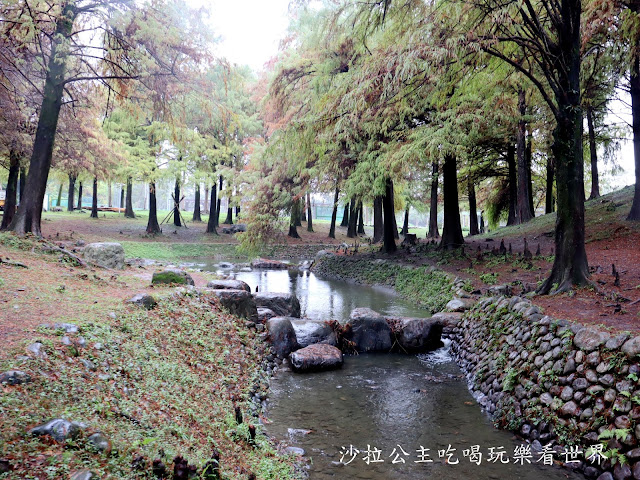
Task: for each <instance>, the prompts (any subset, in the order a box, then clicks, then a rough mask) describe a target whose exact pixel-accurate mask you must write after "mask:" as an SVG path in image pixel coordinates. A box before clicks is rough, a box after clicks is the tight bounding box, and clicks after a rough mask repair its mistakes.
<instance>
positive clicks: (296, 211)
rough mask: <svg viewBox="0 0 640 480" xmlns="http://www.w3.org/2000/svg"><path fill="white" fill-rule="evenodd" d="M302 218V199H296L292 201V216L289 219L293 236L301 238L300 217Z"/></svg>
mask: <svg viewBox="0 0 640 480" xmlns="http://www.w3.org/2000/svg"><path fill="white" fill-rule="evenodd" d="M299 218H300V199H299V198H298V199H296V200H294V201H293V202H292V203H291V218H290V219H289V233H288V234H287V235H288V236H290V237H291V238H300V235H298V230H297V226H298V219H299Z"/></svg>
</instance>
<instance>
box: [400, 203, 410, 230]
mask: <svg viewBox="0 0 640 480" xmlns="http://www.w3.org/2000/svg"><path fill="white" fill-rule="evenodd" d="M401 233H402V235H406V234H407V233H409V207H407V208H405V209H404V221H403V222H402V231H401Z"/></svg>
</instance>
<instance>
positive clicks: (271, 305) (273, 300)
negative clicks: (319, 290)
mask: <svg viewBox="0 0 640 480" xmlns="http://www.w3.org/2000/svg"><path fill="white" fill-rule="evenodd" d="M253 298H255V301H256V306H257V307H262V308H268V309H270V310H272V311H273V312H274V313H275V314H276V315H277V316H279V317H298V318H299V317H300V302H299V301H298V297H296V296H295V295H294V294H292V293H273V292H258V293H255V294H254V295H253Z"/></svg>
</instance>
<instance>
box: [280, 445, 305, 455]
mask: <svg viewBox="0 0 640 480" xmlns="http://www.w3.org/2000/svg"><path fill="white" fill-rule="evenodd" d="M284 451H285V453H288V454H291V455H298V456H302V455H304V453H305V452H304V449H303V448H300V447H287V448H285V449H284Z"/></svg>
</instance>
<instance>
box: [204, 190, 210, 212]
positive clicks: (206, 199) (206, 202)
mask: <svg viewBox="0 0 640 480" xmlns="http://www.w3.org/2000/svg"><path fill="white" fill-rule="evenodd" d="M203 213H204V214H205V215H207V214H208V213H209V185H205V186H204V212H203Z"/></svg>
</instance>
